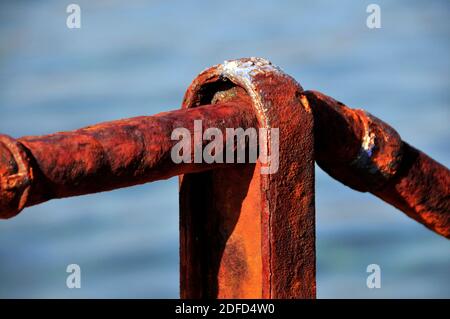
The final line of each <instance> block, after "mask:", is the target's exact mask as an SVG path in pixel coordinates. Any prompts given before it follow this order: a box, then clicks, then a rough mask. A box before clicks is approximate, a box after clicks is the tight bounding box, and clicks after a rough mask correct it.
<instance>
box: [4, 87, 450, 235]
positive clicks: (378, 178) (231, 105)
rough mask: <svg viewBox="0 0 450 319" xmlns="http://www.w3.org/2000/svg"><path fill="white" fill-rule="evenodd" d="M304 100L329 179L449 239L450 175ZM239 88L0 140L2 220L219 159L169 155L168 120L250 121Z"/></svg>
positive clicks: (352, 116) (337, 111)
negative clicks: (186, 105)
mask: <svg viewBox="0 0 450 319" xmlns="http://www.w3.org/2000/svg"><path fill="white" fill-rule="evenodd" d="M301 100H302V103H303V104H307V106H306V107H308V108H310V109H311V110H312V112H313V116H314V122H315V124H314V135H315V160H316V161H317V163H318V165H319V166H320V167H321V168H322V169H323V170H324V171H325V172H327V173H328V174H329V175H330V176H332V177H333V178H335V179H337V180H339V181H340V182H342V183H343V184H345V185H347V186H349V187H351V188H353V189H355V190H358V191H362V192H371V193H372V194H374V195H376V196H377V197H379V198H381V199H382V200H384V201H386V202H387V203H389V204H391V205H393V206H395V207H397V208H398V209H400V210H401V211H403V212H404V213H406V214H407V215H408V216H410V217H411V218H413V219H415V220H416V221H418V222H420V223H422V224H424V225H425V226H426V227H428V228H430V229H431V230H433V231H435V232H436V233H438V234H441V235H443V236H445V237H447V238H450V204H449V203H450V201H449V198H450V186H449V185H450V173H449V170H448V169H447V168H446V167H445V166H443V165H442V164H440V163H438V162H436V161H435V160H433V159H432V158H430V157H428V156H427V155H426V154H424V153H422V152H421V151H419V150H417V149H415V148H414V147H412V146H410V145H409V144H408V143H406V142H404V141H402V139H401V138H400V136H399V134H398V133H397V132H396V131H395V130H394V129H393V128H392V127H390V126H389V125H387V124H386V123H384V122H383V121H381V120H379V119H378V118H376V117H374V116H373V115H371V114H369V113H367V112H365V111H363V110H357V109H351V108H349V107H347V106H345V105H344V104H342V103H341V102H338V101H336V100H334V99H333V98H331V97H328V96H326V95H324V94H322V93H320V92H316V91H305V92H303V93H302V96H301ZM249 105H250V102H249V100H248V97H246V94H238V95H236V96H235V100H233V101H228V102H223V101H221V103H219V104H216V105H214V107H210V106H202V107H199V108H193V109H189V110H179V111H172V112H166V113H161V114H158V115H155V116H149V117H137V118H132V119H126V120H119V121H113V122H108V123H103V124H98V125H94V126H90V127H87V128H84V129H80V130H77V131H73V132H62V133H56V134H51V135H46V136H37V137H33V136H31V137H22V138H19V139H17V140H14V139H12V138H10V137H7V136H4V135H3V136H1V137H0V178H1V181H0V217H1V218H9V217H12V216H15V215H16V214H17V213H19V212H20V211H21V209H23V208H24V207H26V206H31V205H35V204H38V203H40V202H43V201H46V200H49V199H52V198H62V197H68V196H76V195H82V194H88V193H95V192H100V191H107V190H111V189H115V188H120V187H126V186H131V185H136V184H141V183H145V182H150V181H154V180H158V179H165V178H169V177H171V176H175V175H179V174H183V173H189V172H196V171H197V172H198V171H202V170H207V169H213V168H214V167H216V166H217V165H224V164H180V165H173V162H172V161H170V150H171V147H172V146H173V144H174V142H173V141H171V139H170V134H171V132H172V130H173V128H175V127H186V128H189V129H191V130H192V126H193V121H194V120H195V119H202V120H203V124H204V126H205V127H218V128H225V127H242V128H247V127H255V125H256V119H255V115H254V114H253V112H252V110H251V108H250V106H249Z"/></svg>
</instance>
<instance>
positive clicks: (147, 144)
mask: <svg viewBox="0 0 450 319" xmlns="http://www.w3.org/2000/svg"><path fill="white" fill-rule="evenodd" d="M194 120H202V121H203V122H202V124H203V126H204V129H206V128H208V127H217V128H219V129H223V130H225V128H226V127H243V128H247V127H254V126H255V125H256V117H255V115H254V113H253V111H252V109H251V107H250V106H249V102H248V101H246V100H236V102H233V103H232V102H228V103H221V104H220V105H215V106H214V107H207V106H203V107H201V108H196V109H192V110H178V111H172V112H166V113H160V114H157V115H154V116H142V117H135V118H130V119H124V120H119V121H113V122H107V123H101V124H97V125H93V126H89V127H85V128H82V129H79V130H76V131H71V132H60V133H56V134H51V135H44V136H28V137H22V138H19V139H17V140H15V139H13V138H11V137H8V136H5V135H1V136H0V217H1V218H9V217H12V216H15V215H16V214H18V213H19V212H20V211H21V210H22V209H23V208H24V207H26V206H31V205H35V204H38V203H40V202H43V201H47V200H49V199H53V198H62V197H68V196H77V195H83V194H90V193H96V192H101V191H107V190H112V189H116V188H120V187H126V186H132V185H136V184H141V183H145V182H150V181H155V180H160V179H166V178H169V177H171V176H176V175H179V174H181V173H186V172H193V171H201V170H205V169H212V168H214V167H216V166H220V165H223V164H215V163H213V164H206V163H203V164H194V163H193V161H192V163H180V164H176V165H175V164H174V163H173V161H172V160H171V157H170V154H171V149H172V146H173V145H174V144H175V143H176V142H177V141H172V140H171V133H172V131H173V130H174V128H177V127H183V128H187V129H189V130H190V131H191V132H192V131H193V125H194ZM191 136H193V134H192V135H191ZM192 151H193V149H192ZM192 156H193V154H192V155H191V157H192Z"/></svg>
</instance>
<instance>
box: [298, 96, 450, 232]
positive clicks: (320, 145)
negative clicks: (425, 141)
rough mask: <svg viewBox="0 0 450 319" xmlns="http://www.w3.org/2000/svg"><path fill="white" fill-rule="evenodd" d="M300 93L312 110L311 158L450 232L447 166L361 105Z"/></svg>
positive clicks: (449, 173)
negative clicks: (418, 148) (352, 107)
mask: <svg viewBox="0 0 450 319" xmlns="http://www.w3.org/2000/svg"><path fill="white" fill-rule="evenodd" d="M303 96H304V97H305V98H306V99H307V101H308V102H309V105H310V107H311V109H312V111H313V114H314V121H315V122H314V123H315V124H314V136H315V152H316V155H315V159H316V161H317V163H318V164H319V166H320V167H321V168H322V169H323V170H324V171H326V172H327V173H328V174H330V175H331V176H332V177H333V178H335V179H337V180H339V181H340V182H342V183H344V184H345V185H347V186H349V187H351V188H353V189H356V190H358V191H361V192H371V193H372V194H374V195H376V196H378V197H379V198H381V199H382V200H384V201H386V202H388V203H389V204H391V205H393V206H395V207H397V208H398V209H400V210H401V211H403V212H404V213H406V214H407V215H408V216H410V217H411V218H413V219H415V220H416V221H418V222H420V223H422V224H424V225H425V226H426V227H428V228H430V229H431V230H433V231H435V232H436V233H438V234H441V235H442V236H445V237H447V238H450V171H449V170H448V169H447V168H446V167H445V166H443V165H442V164H440V163H438V162H436V161H435V160H433V159H432V158H430V157H428V156H427V155H425V154H424V153H422V152H421V151H419V150H417V149H415V148H414V147H412V146H410V145H409V144H408V143H406V142H404V141H402V139H401V138H400V135H399V134H398V133H397V132H396V131H395V130H394V129H393V128H392V127H390V126H389V125H388V124H386V123H384V122H383V121H381V120H380V119H378V118H376V117H375V116H373V115H371V114H369V113H368V112H365V111H364V110H355V109H350V108H349V107H347V106H345V105H344V104H342V103H341V102H338V101H336V100H334V99H333V98H331V97H329V96H326V95H324V94H322V93H320V92H316V91H306V92H304V95H303Z"/></svg>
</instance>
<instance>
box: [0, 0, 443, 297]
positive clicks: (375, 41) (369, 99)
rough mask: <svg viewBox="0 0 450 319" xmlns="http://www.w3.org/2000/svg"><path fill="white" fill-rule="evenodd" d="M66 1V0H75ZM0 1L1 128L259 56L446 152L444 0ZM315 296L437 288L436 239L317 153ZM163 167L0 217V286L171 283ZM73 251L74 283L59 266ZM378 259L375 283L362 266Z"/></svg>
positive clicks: (48, 128)
mask: <svg viewBox="0 0 450 319" xmlns="http://www.w3.org/2000/svg"><path fill="white" fill-rule="evenodd" d="M74 1H75V0H74ZM372 2H374V1H372ZM69 3H71V2H69V1H55V0H53V1H52V0H45V1H25V0H17V1H8V2H7V1H1V2H0V132H1V133H5V134H9V135H11V136H14V137H20V136H23V135H40V134H47V133H53V132H56V131H63V130H71V129H76V128H79V127H83V126H86V125H89V124H93V123H97V122H102V121H108V120H113V119H120V118H126V117H132V116H137V115H151V114H155V113H158V112H162V111H168V110H173V109H177V108H179V106H180V103H181V100H182V97H183V94H184V90H185V89H186V88H187V86H188V85H189V83H190V81H191V80H192V79H193V78H194V77H195V76H196V74H197V73H199V72H200V71H201V70H203V69H204V68H206V67H208V66H210V65H213V64H217V63H221V62H222V61H224V60H226V59H232V58H239V57H248V56H260V57H265V58H267V59H270V60H271V61H272V62H273V63H275V64H277V65H279V66H281V67H282V68H283V69H284V70H285V72H287V73H288V74H291V75H292V76H294V77H295V78H296V79H297V80H298V81H299V82H300V83H301V84H302V86H303V87H304V88H306V89H316V90H320V91H322V92H324V93H326V94H328V95H331V96H333V97H335V98H336V99H338V100H341V101H343V102H345V103H346V104H348V105H350V106H352V107H355V108H365V109H366V110H368V111H369V112H371V113H372V114H374V115H376V116H378V117H380V118H381V119H383V120H385V121H386V122H388V123H390V124H391V125H392V126H393V127H394V128H396V129H397V130H398V132H399V133H400V134H401V136H402V137H403V138H404V140H406V141H408V142H410V143H411V144H413V145H414V146H416V147H418V148H419V149H421V150H423V151H424V152H426V153H427V154H429V155H430V156H432V157H433V158H435V159H437V160H438V161H440V162H441V163H443V164H445V165H446V166H449V164H450V149H449V139H450V129H449V122H450V121H449V120H450V107H449V106H450V90H449V84H450V79H449V74H450V73H449V71H450V64H449V56H450V55H449V53H450V42H449V39H450V2H449V1H446V0H442V1H439V0H434V1H407V0H403V1H395V2H394V1H381V0H376V3H377V4H379V5H380V7H381V22H382V28H381V29H369V28H367V26H366V18H367V16H368V13H367V12H366V7H367V5H368V4H370V3H371V1H349V0H344V1H323V0H320V1H317V0H316V1H293V0H292V1H268V0H259V1H245V2H244V1H237V0H228V1H180V0H178V1H140V0H137V1H118V0H111V1H87V0H77V1H76V2H75V3H77V4H79V5H80V7H81V26H82V27H81V29H68V28H67V27H66V18H67V16H68V14H67V13H66V7H67V5H68V4H69ZM316 214H317V226H316V227H317V287H318V297H319V298H351V297H356V298H391V297H398V298H411V297H414V298H416V297H424V298H431V297H436V298H450V242H449V241H448V240H447V239H445V238H443V237H440V236H438V235H436V234H434V233H432V232H431V231H429V230H427V229H426V228H425V227H423V226H422V225H420V224H418V223H416V222H414V221H412V220H411V219H410V218H408V217H406V216H405V215H404V214H403V213H401V212H399V211H398V210H396V209H395V208H393V207H391V206H389V205H388V204H386V203H384V202H382V201H381V200H379V199H378V198H375V197H374V196H372V195H370V194H364V193H358V192H356V191H353V190H351V189H349V188H347V187H345V186H343V185H342V184H340V183H339V182H337V181H335V180H333V179H331V178H330V177H329V176H328V175H326V174H325V173H323V172H322V171H321V170H320V169H319V168H317V177H316ZM178 262H179V258H178V186H177V179H176V178H172V179H169V180H167V181H159V182H155V183H150V184H145V185H141V186H136V187H132V188H127V189H121V190H115V191H112V192H107V193H102V194H95V195H88V196H82V197H76V198H68V199H63V200H52V201H49V202H47V203H44V204H41V205H38V206H35V207H31V208H27V209H26V210H25V211H24V212H23V213H22V214H20V215H19V216H17V217H15V218H13V219H10V220H3V221H0V298H13V297H30V298H43V297H50V298H52V297H59V298H79V297H87V298H91V297H96V298H106V297H121V298H177V297H178V296H179V283H178V271H179V266H178ZM72 263H76V264H78V265H80V267H81V275H82V276H81V278H82V279H81V284H82V287H81V289H68V288H67V287H66V277H67V275H68V274H67V273H66V267H67V265H68V264H72ZM373 263H375V264H378V265H380V267H381V272H382V279H381V284H382V286H381V288H380V289H368V288H367V286H366V278H367V276H368V273H366V267H367V265H369V264H373Z"/></svg>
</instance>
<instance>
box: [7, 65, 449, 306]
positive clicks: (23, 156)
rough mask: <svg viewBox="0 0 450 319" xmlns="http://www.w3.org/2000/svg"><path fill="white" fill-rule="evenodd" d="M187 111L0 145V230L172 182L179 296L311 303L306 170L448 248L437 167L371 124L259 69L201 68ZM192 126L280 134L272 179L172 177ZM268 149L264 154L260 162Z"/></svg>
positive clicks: (443, 186) (262, 173)
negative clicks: (10, 222)
mask: <svg viewBox="0 0 450 319" xmlns="http://www.w3.org/2000/svg"><path fill="white" fill-rule="evenodd" d="M182 108H183V109H182V110H177V111H171V112H166V113H160V114H157V115H154V116H143V117H136V118H131V119H124V120H119V121H113V122H107V123H101V124H97V125H94V126H89V127H86V128H83V129H80V130H76V131H72V132H60V133H56V134H51V135H45V136H26V137H22V138H19V139H13V138H11V137H9V136H6V135H0V218H10V217H12V216H15V215H16V214H18V213H19V212H20V211H21V210H22V209H23V208H24V207H26V206H31V205H35V204H38V203H41V202H43V201H46V200H49V199H52V198H62V197H67V196H77V195H82V194H88V193H95V192H101V191H107V190H111V189H116V188H120V187H127V186H132V185H136V184H141V183H145V182H151V181H155V180H159V179H166V178H169V177H171V176H176V175H181V176H180V254H181V256H180V259H181V267H180V281H181V296H182V297H184V298H204V297H209V298H216V297H217V298H231V297H235V298H314V297H315V289H316V287H315V230H314V228H315V218H314V162H313V161H314V159H315V160H316V161H317V163H318V164H319V165H320V167H322V168H323V169H324V170H325V171H326V172H327V173H328V174H330V175H331V176H332V177H333V178H336V179H337V180H339V181H341V182H342V183H344V184H345V185H347V186H349V187H351V188H353V189H356V190H358V191H363V192H371V193H373V194H374V195H376V196H378V197H380V198H381V199H383V200H385V201H386V202H388V203H390V204H392V205H394V206H395V207H397V208H399V209H400V210H402V211H403V212H405V213H406V214H407V215H408V216H410V217H412V218H414V219H415V220H417V221H418V222H420V223H422V224H424V225H425V226H426V227H428V228H430V229H431V230H433V231H435V232H436V233H438V234H441V235H443V236H445V237H447V238H450V206H449V205H450V204H449V202H450V201H449V198H450V171H449V170H448V169H447V168H446V167H444V166H443V165H441V164H439V163H437V162H436V161H434V160H433V159H431V158H429V157H428V156H427V155H425V154H423V153H422V152H420V151H418V150H416V149H415V148H413V147H412V146H410V145H409V144H407V143H406V142H404V141H402V139H401V138H400V136H399V134H398V133H397V132H396V131H395V130H394V129H393V128H391V127H390V126H389V125H387V124H386V123H384V122H382V121H381V120H379V119H377V118H376V117H374V116H372V115H370V114H368V113H367V112H364V111H363V110H354V109H350V108H348V107H347V106H345V105H344V104H342V103H340V102H338V101H335V100H334V99H332V98H330V97H328V96H326V95H324V94H321V93H319V92H315V91H303V89H302V88H301V86H300V85H299V84H298V83H297V82H296V81H295V80H293V79H292V78H291V77H289V76H287V75H286V74H284V73H283V72H282V71H280V70H279V69H278V68H276V67H274V66H273V65H272V64H270V62H268V61H266V60H264V59H258V58H250V59H241V60H234V61H227V62H225V63H224V64H222V65H217V66H214V67H212V68H210V69H207V70H206V71H204V72H202V73H201V74H200V75H199V76H198V77H197V78H196V79H195V80H194V81H193V83H192V84H191V86H190V87H189V88H188V90H187V92H186V94H185V98H184V101H183V105H182ZM194 120H202V128H203V130H205V129H206V128H210V127H215V128H218V129H219V130H221V131H225V130H226V128H243V129H247V128H269V129H270V128H278V129H279V141H280V143H279V145H278V151H279V157H278V161H277V167H278V169H277V171H276V172H272V173H271V174H270V169H269V171H267V168H268V167H267V163H264V162H261V161H257V162H256V163H246V164H230V163H228V164H227V163H224V164H221V163H211V164H207V163H205V162H203V163H180V164H176V163H175V162H174V161H173V160H172V158H171V151H172V147H173V146H174V144H175V143H177V141H174V140H172V138H171V134H172V132H173V131H174V129H176V128H186V129H188V131H189V132H191V136H193V140H192V144H193V145H195V142H196V141H194V138H195V132H194V131H195V129H194ZM269 132H270V131H269ZM271 137H272V136H271V135H270V134H269V136H268V139H266V140H262V141H261V140H260V141H259V142H260V144H261V143H262V144H264V146H265V149H266V150H267V152H268V153H270V152H271V151H273V149H272V144H271V143H270V141H271ZM223 139H224V141H223V142H224V143H226V140H225V139H226V135H223ZM201 143H202V146H204V144H207V143H208V141H205V140H201ZM247 147H248V146H247ZM190 152H191V154H189V155H190V158H191V159H194V158H195V147H193V148H192V149H191V150H190ZM268 164H270V163H268ZM267 173H269V174H267Z"/></svg>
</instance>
